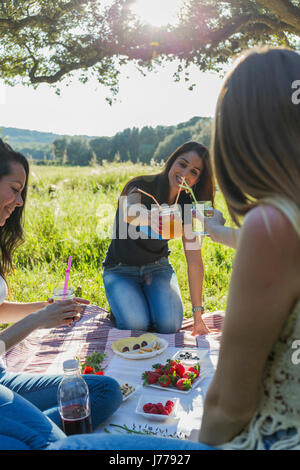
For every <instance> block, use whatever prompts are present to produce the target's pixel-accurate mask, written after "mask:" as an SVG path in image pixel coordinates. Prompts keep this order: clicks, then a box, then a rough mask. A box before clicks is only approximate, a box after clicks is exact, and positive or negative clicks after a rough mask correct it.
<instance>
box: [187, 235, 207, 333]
mask: <svg viewBox="0 0 300 470" xmlns="http://www.w3.org/2000/svg"><path fill="white" fill-rule="evenodd" d="M182 242H183V247H184V252H185V257H186V261H187V269H188V281H189V290H190V297H191V302H192V306H193V307H200V306H202V288H203V278H204V266H203V261H202V255H201V248H200V243H199V239H198V237H194V238H193V239H192V240H190V239H189V240H187V239H186V238H185V236H183V237H182ZM202 313H203V312H201V311H198V312H195V313H193V316H194V328H193V332H192V335H193V336H196V335H203V334H207V333H209V330H208V328H207V327H206V326H205V324H204V322H203V320H202V318H201V315H202Z"/></svg>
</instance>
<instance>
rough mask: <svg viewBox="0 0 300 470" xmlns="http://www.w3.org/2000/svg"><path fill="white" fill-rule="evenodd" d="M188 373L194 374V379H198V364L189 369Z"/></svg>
mask: <svg viewBox="0 0 300 470" xmlns="http://www.w3.org/2000/svg"><path fill="white" fill-rule="evenodd" d="M188 371H189V372H193V373H194V374H196V377H199V375H200V364H195V365H194V366H192V367H189V368H188Z"/></svg>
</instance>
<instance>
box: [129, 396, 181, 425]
mask: <svg viewBox="0 0 300 470" xmlns="http://www.w3.org/2000/svg"><path fill="white" fill-rule="evenodd" d="M178 405H179V399H178V398H176V397H173V396H170V397H166V396H160V395H153V394H151V395H150V394H143V395H141V397H140V399H139V401H138V404H137V407H136V410H135V411H136V413H137V414H139V415H140V416H143V417H144V418H146V419H151V420H155V421H164V420H166V419H179V415H178Z"/></svg>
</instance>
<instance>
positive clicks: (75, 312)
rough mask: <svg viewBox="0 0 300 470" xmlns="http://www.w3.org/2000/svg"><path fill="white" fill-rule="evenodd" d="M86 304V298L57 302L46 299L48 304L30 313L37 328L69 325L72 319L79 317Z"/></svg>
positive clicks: (76, 319)
mask: <svg viewBox="0 0 300 470" xmlns="http://www.w3.org/2000/svg"><path fill="white" fill-rule="evenodd" d="M88 304H89V301H88V300H84V299H80V298H79V297H76V298H75V299H72V300H63V301H59V302H54V301H53V299H48V305H47V306H46V307H44V308H43V309H41V310H38V311H37V312H35V313H33V314H32V315H33V316H34V318H35V321H36V322H37V324H38V326H37V328H53V327H55V326H62V325H69V326H70V325H72V322H73V321H78V320H79V319H80V314H81V313H82V311H83V309H84V307H85V305H88Z"/></svg>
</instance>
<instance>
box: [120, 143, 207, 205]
mask: <svg viewBox="0 0 300 470" xmlns="http://www.w3.org/2000/svg"><path fill="white" fill-rule="evenodd" d="M192 151H193V152H196V153H197V155H198V156H199V158H201V160H202V162H203V169H202V171H201V174H200V177H199V180H198V181H197V183H196V184H195V185H194V186H193V188H192V189H193V192H194V194H195V197H196V199H197V201H211V202H212V203H214V196H215V184H214V179H213V176H212V169H211V164H210V155H209V150H208V148H207V147H205V146H204V145H202V144H200V143H199V142H194V141H189V142H185V143H184V144H182V145H180V147H178V148H177V149H176V150H175V151H174V152H173V153H172V154H171V155H170V156H169V157H168V159H167V161H166V163H165V165H164V167H163V170H162V171H161V172H160V173H159V174H157V175H147V176H137V177H136V178H133V179H132V180H130V181H129V182H128V183H127V184H126V185H125V187H124V189H123V191H122V194H121V196H124V195H126V194H127V190H128V187H129V185H130V187H132V184H133V183H135V182H136V183H138V181H141V180H147V181H151V179H152V180H153V179H154V178H155V177H157V176H159V177H160V190H161V194H160V201H161V202H167V200H168V197H169V192H170V185H169V178H168V174H169V171H170V169H171V167H172V165H173V163H174V162H175V161H176V160H177V158H179V157H180V156H181V155H183V154H185V153H188V152H192Z"/></svg>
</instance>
